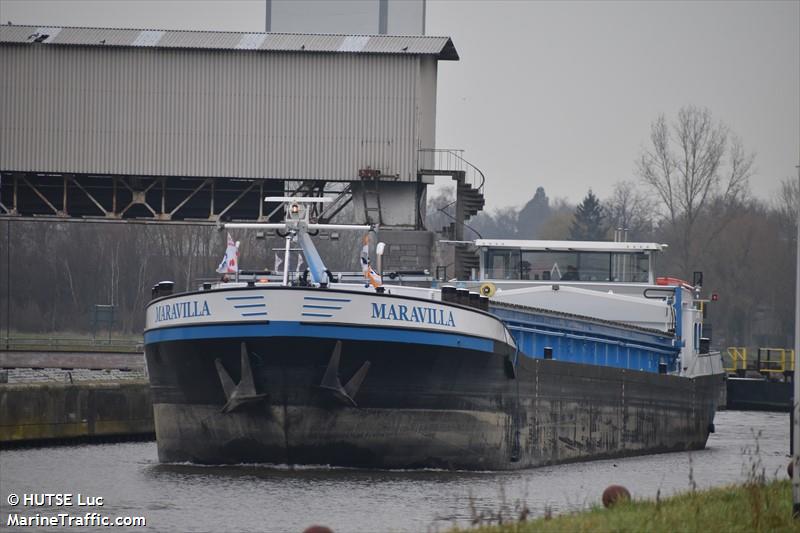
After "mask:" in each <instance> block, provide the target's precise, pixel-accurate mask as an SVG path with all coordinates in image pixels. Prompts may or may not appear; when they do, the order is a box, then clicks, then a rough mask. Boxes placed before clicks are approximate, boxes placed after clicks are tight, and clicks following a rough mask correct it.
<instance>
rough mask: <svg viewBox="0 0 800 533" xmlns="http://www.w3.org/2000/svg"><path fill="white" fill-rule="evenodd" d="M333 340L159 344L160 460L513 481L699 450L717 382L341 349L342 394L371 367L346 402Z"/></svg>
mask: <svg viewBox="0 0 800 533" xmlns="http://www.w3.org/2000/svg"><path fill="white" fill-rule="evenodd" d="M389 336H390V335H389ZM337 340H338V339H337V335H336V333H335V332H334V331H333V330H332V331H331V335H330V336H329V337H328V338H321V337H319V336H314V337H303V336H292V337H281V336H270V337H255V336H254V337H247V336H243V337H230V338H204V339H178V340H164V341H160V342H151V343H149V344H148V345H147V346H146V356H147V365H148V371H149V374H150V380H151V385H152V389H153V402H154V414H155V427H156V435H157V440H158V453H159V459H160V460H161V461H164V462H179V461H191V462H198V463H213V464H218V463H242V462H245V463H252V462H259V463H278V464H330V465H341V466H355V467H372V468H419V467H434V468H455V469H487V470H488V469H491V470H504V469H518V468H527V467H533V466H541V465H547V464H556V463H562V462H570V461H581V460H591V459H600V458H609V457H620V456H630V455H639V454H646V453H658V452H668V451H681V450H691V449H701V448H703V447H704V446H705V443H706V440H707V438H708V434H709V430H710V428H711V427H712V424H713V416H714V412H715V410H716V394H717V392H718V387H719V385H721V376H718V375H716V376H704V377H697V378H684V377H678V376H669V375H659V374H655V373H651V372H641V371H635V370H629V369H622V368H612V367H604V366H597V365H587V364H580V363H569V362H564V361H557V360H545V359H532V358H528V357H523V356H520V357H519V360H518V362H517V364H516V365H513V364H510V361H511V357H513V354H512V353H510V351H509V346H507V345H504V344H502V343H499V342H496V341H495V342H494V344H493V348H492V349H490V350H486V349H485V347H484V348H483V349H473V348H470V347H469V346H442V345H431V344H428V343H424V342H420V343H414V342H409V339H407V338H406V339H404V342H391V341H386V340H380V339H378V340H375V339H373V340H357V339H345V340H343V341H341V358H340V362H339V364H338V365H337V366H338V369H337V370H338V371H337V374H338V375H339V377H340V378H341V382H342V383H345V382H346V381H347V380H348V379H350V377H351V376H353V375H355V374H356V373H357V372H358V370H359V369H360V368H361V367H362V366H363V365H364V363H365V362H367V361H369V369H368V372H367V374H366V377H365V379H364V380H363V384H362V385H361V386H360V387H359V389H358V391H357V394H355V395H354V397H353V398H352V399H353V400H354V401H353V402H352V403H348V402H343V401H342V398H341V397H339V396H337V395H336V394H334V393H332V392H331V390H330V389H328V388H324V387H322V386H321V385H322V384H323V382H324V378H325V374H326V370H327V369H328V368H329V367H330V365H331V357H332V353H333V352H334V351H335V348H336V343H337ZM466 344H468V343H466ZM243 345H244V347H245V350H246V353H247V361H248V362H249V364H251V366H252V370H251V372H252V375H253V381H254V384H255V388H256V391H257V392H258V393H259V398H256V399H254V400H253V401H250V402H248V403H247V404H244V405H241V406H239V407H237V408H236V409H235V410H233V411H229V412H224V411H225V406H226V402H227V400H228V398H227V397H226V395H225V393H224V391H223V388H222V387H221V385H220V376H219V370H218V369H217V368H216V364H215V361H216V360H219V361H220V362H221V364H222V365H223V367H224V368H225V369H226V370H227V372H229V374H230V377H231V378H232V380H233V381H234V382H240V381H241V380H242V361H241V355H240V354H241V350H242V346H243Z"/></svg>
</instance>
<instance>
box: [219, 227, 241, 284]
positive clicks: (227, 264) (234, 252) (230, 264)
mask: <svg viewBox="0 0 800 533" xmlns="http://www.w3.org/2000/svg"><path fill="white" fill-rule="evenodd" d="M238 271H239V246H238V243H237V242H235V241H234V240H233V237H231V234H230V233H228V246H227V248H225V257H223V258H222V262H221V263H220V264H219V266H218V267H217V273H219V274H233V273H236V272H238Z"/></svg>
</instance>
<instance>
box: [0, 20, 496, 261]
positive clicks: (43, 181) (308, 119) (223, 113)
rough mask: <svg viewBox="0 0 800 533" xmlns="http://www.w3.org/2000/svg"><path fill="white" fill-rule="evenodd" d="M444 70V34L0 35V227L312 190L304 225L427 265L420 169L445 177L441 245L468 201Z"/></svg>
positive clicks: (473, 190) (249, 211) (267, 213)
mask: <svg viewBox="0 0 800 533" xmlns="http://www.w3.org/2000/svg"><path fill="white" fill-rule="evenodd" d="M454 60H458V53H457V52H456V49H455V47H454V45H453V43H452V41H451V40H450V39H449V38H448V37H429V36H388V35H332V34H299V33H291V34H290V33H233V32H198V31H162V30H132V29H108V28H68V27H64V28H61V27H33V26H13V25H5V26H0V64H2V65H3V75H2V76H0V180H1V181H0V217H29V216H53V217H65V218H69V217H82V218H92V219H93V218H97V219H103V220H132V219H149V220H157V221H164V222H166V221H178V220H180V221H186V220H190V221H204V222H207V223H216V222H217V221H220V220H270V219H271V218H272V219H274V217H275V216H280V213H278V211H277V209H276V207H275V206H271V205H269V204H265V203H264V202H263V198H264V197H265V196H267V195H274V194H281V195H282V194H301V195H323V194H324V195H329V196H333V197H334V198H335V201H334V202H332V203H330V204H328V206H327V207H326V209H325V210H324V211H322V210H320V211H319V212H318V213H316V217H317V218H318V219H319V220H321V221H326V220H330V219H331V218H332V217H333V216H335V215H336V214H337V213H339V212H341V211H342V209H344V208H345V207H346V206H348V205H350V209H353V211H354V212H355V213H356V220H355V221H359V220H358V219H361V221H367V222H370V223H374V224H379V225H380V227H381V228H382V229H383V230H385V231H382V234H381V239H382V240H384V241H386V242H387V243H388V244H389V254H388V256H387V257H386V258H385V260H386V263H387V268H399V269H413V268H431V264H430V263H431V251H430V250H431V246H432V243H433V234H432V233H431V232H429V231H426V228H425V227H424V215H425V213H424V208H425V207H424V206H425V190H426V186H427V184H429V183H431V182H432V179H433V176H434V175H448V176H451V177H453V178H454V179H456V181H458V183H459V186H458V187H457V190H458V192H459V194H458V202H457V204H458V205H457V207H456V213H457V218H458V220H456V221H455V222H454V224H453V226H452V228H451V233H450V236H451V237H453V238H456V239H458V238H461V236H463V228H462V226H463V225H462V224H461V222H463V220H465V219H466V218H468V216H469V215H470V214H474V213H475V212H477V210H479V209H481V208H482V206H483V197H482V194H481V193H482V190H481V187H482V180H481V182H480V183H478V182H475V183H469V179H468V178H469V173H468V172H466V171H465V169H466V163H465V162H464V161H463V158H462V157H461V155H460V154H459V153H458V152H452V151H447V150H444V151H442V150H439V151H437V150H436V147H435V128H436V82H437V66H438V62H439V61H454ZM443 161H444V162H445V163H442V162H443ZM431 229H436V228H431ZM392 230H394V231H392ZM397 230H405V231H404V233H403V234H402V235H401V234H400V231H397ZM393 239H394V240H393ZM393 243H394V244H397V246H394V247H393V246H392V245H393ZM401 252H402V253H401Z"/></svg>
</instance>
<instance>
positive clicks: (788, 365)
mask: <svg viewBox="0 0 800 533" xmlns="http://www.w3.org/2000/svg"><path fill="white" fill-rule="evenodd" d="M757 363H758V366H757V369H758V371H759V372H762V373H767V374H785V373H786V372H794V350H789V349H786V348H759V349H758V361H757Z"/></svg>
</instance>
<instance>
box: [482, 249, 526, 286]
mask: <svg viewBox="0 0 800 533" xmlns="http://www.w3.org/2000/svg"><path fill="white" fill-rule="evenodd" d="M484 258H485V261H484V269H485V270H484V277H485V278H488V279H520V277H519V276H520V263H519V259H520V251H519V250H502V249H501V250H487V251H486V255H484Z"/></svg>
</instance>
